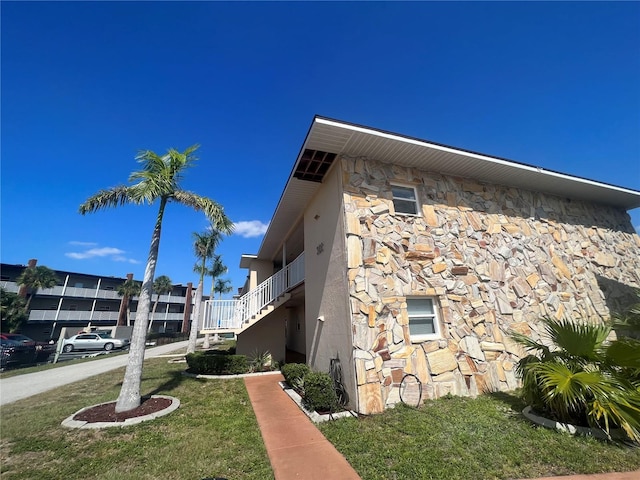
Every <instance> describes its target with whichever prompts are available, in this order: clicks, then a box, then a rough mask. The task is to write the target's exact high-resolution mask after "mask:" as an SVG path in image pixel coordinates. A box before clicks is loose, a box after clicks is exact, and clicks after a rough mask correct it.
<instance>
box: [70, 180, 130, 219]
mask: <svg viewBox="0 0 640 480" xmlns="http://www.w3.org/2000/svg"><path fill="white" fill-rule="evenodd" d="M132 188H133V187H127V186H124V185H120V186H117V187H113V188H109V189H106V190H100V191H99V192H98V193H96V194H94V195H92V196H90V197H89V198H88V199H87V200H86V201H85V202H84V203H82V204H81V205H80V208H79V209H78V210H79V212H80V213H81V214H82V215H85V214H87V213H93V212H97V211H98V210H102V209H105V208H111V207H118V206H121V205H126V204H130V203H131V204H140V203H142V202H141V201H140V199H139V196H138V195H136V194H135V192H134V191H133V190H132Z"/></svg>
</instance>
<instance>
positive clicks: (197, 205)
mask: <svg viewBox="0 0 640 480" xmlns="http://www.w3.org/2000/svg"><path fill="white" fill-rule="evenodd" d="M172 199H173V200H175V201H177V202H178V203H181V204H182V205H185V206H187V207H190V208H193V209H194V210H196V211H202V212H204V214H205V216H206V217H207V219H208V220H209V222H211V226H212V227H213V228H214V229H215V230H217V231H218V232H220V233H222V234H225V235H229V234H231V233H233V222H232V221H231V220H230V219H229V218H228V217H227V216H226V215H225V213H224V208H223V207H222V205H220V204H219V203H217V202H215V201H214V200H211V199H210V198H207V197H203V196H200V195H197V194H195V193H193V192H188V191H185V190H177V191H175V192H174V194H173V196H172Z"/></svg>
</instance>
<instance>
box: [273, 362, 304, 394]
mask: <svg viewBox="0 0 640 480" xmlns="http://www.w3.org/2000/svg"><path fill="white" fill-rule="evenodd" d="M280 372H281V373H282V376H283V377H284V380H285V382H287V383H288V384H289V385H290V386H291V387H294V388H295V387H297V386H298V385H301V382H302V381H303V379H304V376H305V375H306V374H307V373H309V372H311V369H310V368H309V366H308V365H306V364H304V363H287V364H285V365H283V366H282V367H281V368H280Z"/></svg>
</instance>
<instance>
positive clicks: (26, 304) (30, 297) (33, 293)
mask: <svg viewBox="0 0 640 480" xmlns="http://www.w3.org/2000/svg"><path fill="white" fill-rule="evenodd" d="M35 294H36V292H35V291H32V292H31V293H30V294H29V298H27V303H25V305H24V309H25V310H26V311H27V312H28V311H29V304H30V303H31V299H32V298H33V296H34V295H35Z"/></svg>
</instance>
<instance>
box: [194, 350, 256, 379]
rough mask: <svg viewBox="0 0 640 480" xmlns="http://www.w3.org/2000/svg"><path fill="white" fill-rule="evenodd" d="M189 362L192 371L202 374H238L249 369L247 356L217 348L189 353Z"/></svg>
mask: <svg viewBox="0 0 640 480" xmlns="http://www.w3.org/2000/svg"><path fill="white" fill-rule="evenodd" d="M187 364H188V365H189V371H190V372H192V373H196V374H202V375H238V374H242V373H247V372H248V371H249V362H248V361H247V357H246V356H244V355H229V354H227V353H226V352H224V351H217V350H209V351H207V352H195V353H189V354H188V355H187Z"/></svg>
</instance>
